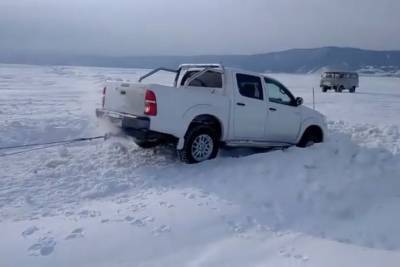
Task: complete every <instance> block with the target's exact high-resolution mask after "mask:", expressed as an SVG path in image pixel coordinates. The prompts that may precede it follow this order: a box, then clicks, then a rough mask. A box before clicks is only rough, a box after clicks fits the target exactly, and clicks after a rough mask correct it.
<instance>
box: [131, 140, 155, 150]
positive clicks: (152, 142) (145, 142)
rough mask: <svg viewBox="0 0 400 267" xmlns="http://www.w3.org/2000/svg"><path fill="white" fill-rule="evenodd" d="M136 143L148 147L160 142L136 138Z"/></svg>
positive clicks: (141, 146)
mask: <svg viewBox="0 0 400 267" xmlns="http://www.w3.org/2000/svg"><path fill="white" fill-rule="evenodd" d="M135 144H136V145H137V146H138V147H140V148H145V149H146V148H153V147H156V146H157V145H158V144H159V143H158V142H157V141H148V140H140V139H135Z"/></svg>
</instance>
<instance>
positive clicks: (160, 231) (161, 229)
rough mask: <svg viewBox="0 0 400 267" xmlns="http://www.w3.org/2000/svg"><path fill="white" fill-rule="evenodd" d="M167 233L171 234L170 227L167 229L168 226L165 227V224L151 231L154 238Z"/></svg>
mask: <svg viewBox="0 0 400 267" xmlns="http://www.w3.org/2000/svg"><path fill="white" fill-rule="evenodd" d="M169 232H171V227H169V226H168V225H165V224H163V225H161V226H159V227H156V228H154V229H153V231H151V233H152V234H153V235H154V236H159V235H161V234H164V233H169Z"/></svg>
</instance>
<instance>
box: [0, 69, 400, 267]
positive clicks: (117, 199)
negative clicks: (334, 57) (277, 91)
mask: <svg viewBox="0 0 400 267" xmlns="http://www.w3.org/2000/svg"><path fill="white" fill-rule="evenodd" d="M145 72H146V71H145V70H132V69H106V68H87V67H51V66H48V67H40V66H24V65H0V90H1V95H2V97H1V98H0V124H1V125H0V146H8V145H15V144H21V143H31V142H41V141H48V140H49V141H52V140H57V139H60V138H61V139H68V138H75V137H81V136H91V135H97V134H102V133H104V132H108V131H110V130H115V129H110V128H109V127H110V126H107V125H102V124H98V123H97V120H96V118H95V116H94V109H95V107H96V106H98V105H100V101H101V99H100V94H101V88H102V85H103V83H104V80H105V79H130V80H136V79H137V78H138V77H139V76H140V75H141V74H143V73H145ZM272 76H273V77H275V78H277V79H279V80H281V81H282V82H283V83H284V84H286V85H287V86H288V87H289V88H290V89H291V90H292V91H293V92H294V93H295V94H296V95H297V96H302V97H304V99H305V105H308V106H312V87H315V89H316V91H315V92H316V107H317V109H318V110H319V111H321V112H322V113H324V114H325V115H327V117H328V119H329V129H330V130H329V132H330V136H329V140H328V141H327V142H326V143H324V144H319V145H315V146H313V147H311V148H309V149H299V148H290V149H287V150H283V151H261V153H260V151H253V150H251V149H236V150H223V151H221V153H220V156H219V157H218V158H217V159H216V160H213V161H209V162H204V163H202V164H198V165H190V166H189V165H184V164H181V163H180V162H179V161H178V159H177V158H176V155H175V153H174V151H173V149H172V148H170V147H159V148H156V149H151V150H142V149H140V148H138V147H137V146H136V145H135V144H134V143H133V142H132V140H130V139H129V138H124V137H113V138H110V139H108V140H106V141H93V142H85V143H80V144H74V145H69V146H65V147H57V148H50V149H48V150H43V151H35V152H32V153H28V154H20V155H15V156H12V157H1V158H0V169H1V170H2V172H1V173H0V233H1V239H0V266H309V267H314V266H328V267H329V266H367V267H368V266H385V267H386V266H398V263H399V262H400V231H399V229H398V223H397V222H398V221H399V220H400V214H399V212H398V210H399V208H400V193H399V190H398V189H399V188H400V164H399V163H400V120H399V118H398V114H400V83H399V82H400V80H399V79H398V78H387V77H362V78H361V88H360V89H359V91H358V92H357V93H356V94H349V93H343V94H337V93H333V92H332V93H327V94H323V93H321V92H320V90H319V88H318V84H319V76H317V75H289V74H275V75H272ZM169 78H170V76H169V74H161V75H160V76H158V77H155V78H153V79H155V80H156V81H161V82H163V83H167V82H168V81H169V80H168V79H169ZM2 152H3V151H0V153H2ZM256 152H257V153H256Z"/></svg>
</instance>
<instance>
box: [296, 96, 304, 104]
mask: <svg viewBox="0 0 400 267" xmlns="http://www.w3.org/2000/svg"><path fill="white" fill-rule="evenodd" d="M303 102H304V101H303V98H301V97H296V106H301V105H303Z"/></svg>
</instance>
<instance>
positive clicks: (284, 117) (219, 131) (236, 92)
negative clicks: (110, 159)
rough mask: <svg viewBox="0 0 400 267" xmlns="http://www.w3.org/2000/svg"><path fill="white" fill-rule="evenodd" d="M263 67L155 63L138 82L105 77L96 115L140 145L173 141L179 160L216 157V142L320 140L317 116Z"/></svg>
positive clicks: (266, 144)
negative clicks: (167, 78) (160, 79)
mask: <svg viewBox="0 0 400 267" xmlns="http://www.w3.org/2000/svg"><path fill="white" fill-rule="evenodd" d="M161 70H162V71H169V72H174V73H176V75H175V80H174V85H173V86H164V85H159V84H143V83H142V80H143V79H145V78H147V77H149V76H151V75H153V74H155V73H156V72H158V71H161ZM302 103H303V99H302V98H300V97H298V98H295V97H294V96H293V95H292V93H291V92H290V91H289V90H288V89H287V88H286V87H285V86H284V85H282V84H281V83H280V82H278V81H277V80H275V79H273V78H270V77H268V76H266V75H264V74H260V73H254V72H249V71H244V70H238V69H233V68H225V67H224V66H222V65H220V64H202V65H200V64H184V65H181V66H179V68H178V69H177V70H171V69H165V68H159V69H156V70H153V71H151V72H150V73H149V74H146V75H145V76H143V77H141V78H140V79H139V82H138V83H129V82H107V84H106V87H105V88H104V91H103V106H102V108H100V109H97V110H96V115H97V117H101V118H107V119H109V120H111V121H112V122H113V123H115V124H117V125H118V126H119V127H121V128H122V129H123V130H124V131H125V132H126V133H127V134H129V135H131V136H133V137H134V138H135V142H136V143H137V144H138V145H139V146H140V147H143V148H148V147H152V146H155V145H157V144H159V143H161V142H174V144H176V149H177V151H178V154H179V156H180V159H181V160H182V161H184V162H186V163H197V162H201V161H205V160H209V159H212V158H214V157H216V155H217V153H218V150H219V147H220V145H225V146H234V147H287V146H292V145H298V146H300V147H305V146H308V145H311V144H313V143H319V142H323V141H324V139H325V136H326V122H325V117H324V116H323V115H322V114H320V113H319V112H317V111H314V110H312V109H309V108H307V107H305V106H303V105H302Z"/></svg>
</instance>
